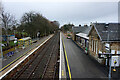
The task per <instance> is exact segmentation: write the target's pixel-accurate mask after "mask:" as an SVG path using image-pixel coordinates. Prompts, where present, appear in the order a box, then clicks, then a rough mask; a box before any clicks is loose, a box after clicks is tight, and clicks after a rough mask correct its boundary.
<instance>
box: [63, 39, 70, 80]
mask: <svg viewBox="0 0 120 80" xmlns="http://www.w3.org/2000/svg"><path fill="white" fill-rule="evenodd" d="M62 41H63V38H62ZM63 47H64V51H65V57H66V61H67V67H68V72H69V77H70V80H72V78H71V72H70V67H69V63H68V58H67V53H66V50H65V45H64V41H63Z"/></svg>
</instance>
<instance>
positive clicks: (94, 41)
mask: <svg viewBox="0 0 120 80" xmlns="http://www.w3.org/2000/svg"><path fill="white" fill-rule="evenodd" d="M95 48H96V46H95V41H94V52H95Z"/></svg>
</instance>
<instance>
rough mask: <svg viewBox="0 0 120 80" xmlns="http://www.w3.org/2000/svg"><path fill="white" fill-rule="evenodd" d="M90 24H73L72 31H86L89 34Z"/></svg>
mask: <svg viewBox="0 0 120 80" xmlns="http://www.w3.org/2000/svg"><path fill="white" fill-rule="evenodd" d="M90 28H91V27H90V26H73V27H72V31H73V33H85V34H88V33H89V31H90Z"/></svg>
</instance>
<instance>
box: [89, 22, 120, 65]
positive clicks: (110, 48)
mask: <svg viewBox="0 0 120 80" xmlns="http://www.w3.org/2000/svg"><path fill="white" fill-rule="evenodd" d="M119 34H120V23H109V24H106V23H93V24H92V27H91V29H90V31H89V33H88V37H89V54H90V55H92V56H93V57H94V58H95V59H96V60H97V61H98V62H100V63H104V64H105V60H104V59H100V58H99V57H98V53H112V54H118V53H119V54H120V35H119Z"/></svg>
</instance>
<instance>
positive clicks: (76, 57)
mask: <svg viewBox="0 0 120 80" xmlns="http://www.w3.org/2000/svg"><path fill="white" fill-rule="evenodd" d="M62 38H63V41H64V45H65V50H66V53H67V58H68V63H69V67H70V73H71V78H81V79H82V78H84V79H91V80H93V79H95V80H98V79H100V80H104V79H105V80H106V78H107V75H108V74H107V71H105V70H104V67H103V66H101V65H100V64H99V63H98V62H97V61H95V60H93V59H92V58H91V57H90V56H89V55H86V54H85V52H84V51H83V50H82V49H80V48H79V47H78V46H77V45H76V44H75V43H74V42H73V41H72V40H71V39H67V38H66V37H65V36H64V34H62Z"/></svg>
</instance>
